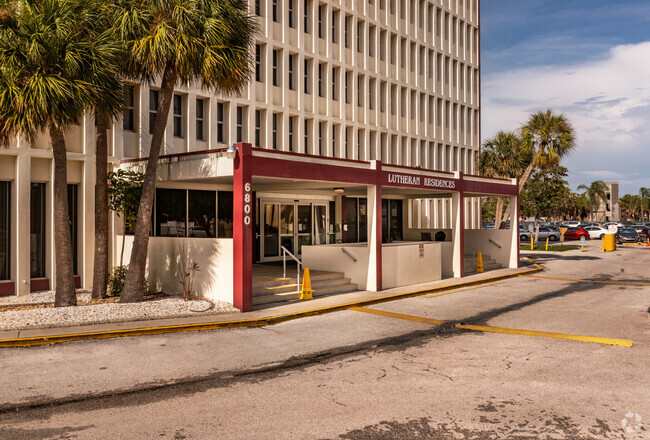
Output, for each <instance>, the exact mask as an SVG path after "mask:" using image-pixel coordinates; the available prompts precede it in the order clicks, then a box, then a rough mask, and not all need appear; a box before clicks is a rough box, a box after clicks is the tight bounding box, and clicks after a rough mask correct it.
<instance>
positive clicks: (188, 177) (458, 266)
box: [122, 143, 519, 311]
mask: <svg viewBox="0 0 650 440" xmlns="http://www.w3.org/2000/svg"><path fill="white" fill-rule="evenodd" d="M235 147H236V149H237V151H236V154H235V157H234V159H230V158H228V157H227V156H226V150H225V149H219V150H207V151H196V152H188V153H181V154H175V155H166V156H161V157H160V161H159V168H158V179H159V180H160V181H167V182H200V183H202V184H215V185H228V186H230V185H231V184H232V188H233V196H232V208H233V216H232V220H233V222H232V239H233V241H232V255H233V260H232V267H233V269H232V270H233V272H232V274H233V278H232V289H233V291H232V301H233V305H234V306H235V307H237V308H239V309H240V310H242V311H250V310H251V309H252V266H253V261H254V255H253V253H254V252H255V244H254V243H255V241H254V237H255V223H256V221H255V218H256V211H255V210H256V209H257V207H258V204H257V203H256V196H257V195H258V194H260V193H264V194H269V193H274V192H277V193H278V194H283V195H284V196H285V197H286V196H287V195H290V197H292V198H294V195H295V199H300V198H301V195H302V194H304V195H312V196H315V195H319V194H323V195H330V196H331V195H332V194H334V193H340V192H341V191H344V192H345V194H346V195H350V196H362V197H364V198H366V200H367V246H365V247H363V248H360V247H359V246H358V245H357V247H356V248H355V249H356V251H357V252H363V255H364V258H363V266H364V267H363V268H362V269H363V274H364V279H363V282H361V283H360V285H361V286H363V287H364V288H365V290H369V291H380V290H382V285H383V284H384V277H385V276H386V275H385V274H384V272H383V271H382V264H383V253H382V195H383V196H384V197H385V198H390V197H391V196H393V197H398V198H415V199H434V198H449V199H451V206H450V214H451V231H450V232H451V242H448V243H447V244H446V246H447V247H446V249H448V250H449V252H447V253H445V254H443V256H442V259H443V260H444V263H445V264H446V267H448V271H447V272H448V273H449V274H450V275H449V276H451V274H453V276H454V277H462V276H464V261H463V260H464V252H465V245H467V246H471V247H472V248H474V247H477V248H478V249H480V248H481V247H485V246H492V247H491V249H492V251H494V252H500V253H501V254H502V255H501V258H502V261H503V262H504V263H505V264H506V265H508V266H509V267H518V264H519V245H518V224H517V219H518V217H519V215H518V211H519V204H518V183H517V181H516V179H493V178H486V177H480V176H473V175H466V174H464V173H462V172H459V171H456V172H443V171H434V170H425V169H421V168H414V167H405V166H396V165H388V164H383V163H381V162H380V161H376V160H373V161H356V160H348V159H340V158H332V157H322V156H312V155H306V154H299V153H292V152H286V151H276V150H268V149H261V148H252V146H251V145H250V144H247V143H239V144H235ZM144 160H146V158H144V159H135V160H129V161H123V162H122V163H123V164H124V166H127V167H140V166H142V165H144V162H143V161H144ZM481 196H504V197H507V198H509V199H510V203H511V206H513V208H514V211H513V215H512V219H513V222H512V229H511V231H509V232H505V231H496V232H493V233H494V234H497V233H498V234H500V235H499V237H500V238H499V240H496V241H500V245H498V250H497V247H496V246H497V244H496V243H495V240H494V237H495V236H485V237H483V236H482V235H485V234H484V232H485V233H492V232H488V231H472V232H469V231H468V232H467V233H468V234H469V237H468V240H469V241H468V242H467V243H466V242H465V229H464V225H465V214H464V206H465V203H464V199H465V197H481ZM295 201H296V202H298V200H295ZM325 209H326V208H325ZM364 227H365V225H364ZM477 232H478V233H480V234H481V237H476V233H477ZM504 234H507V235H504ZM479 239H480V241H481V243H478V241H479ZM472 240H474V245H472ZM490 242H491V243H492V244H485V243H490ZM417 246H419V245H417V244H415V247H416V255H417ZM425 246H426V245H425ZM384 247H385V248H386V249H387V248H388V245H385V246H384ZM360 249H363V251H361V250H360ZM338 251H339V252H338V255H340V254H341V252H340V251H341V250H340V249H338ZM403 251H404V249H403V248H402V249H401V250H400V251H399V252H403ZM387 252H388V250H387ZM391 252H392V251H391ZM407 252H410V251H407ZM394 253H398V251H395V252H394ZM387 255H388V254H387ZM409 255H411V254H409ZM428 255H429V254H428V251H427V256H428ZM224 257H225V256H224ZM416 258H417V257H416ZM427 258H428V257H427ZM450 260H451V261H450ZM360 261H361V260H360ZM402 263H404V264H406V263H405V262H402ZM420 263H422V261H420ZM358 264H360V263H358ZM358 264H357V266H358ZM366 264H367V268H366ZM386 264H387V272H386V273H388V270H389V269H391V268H392V267H393V266H392V264H393V262H392V261H387V263H386ZM366 269H367V270H366ZM366 274H367V278H366ZM385 284H386V285H387V286H389V287H390V285H391V283H389V282H386V283H385Z"/></svg>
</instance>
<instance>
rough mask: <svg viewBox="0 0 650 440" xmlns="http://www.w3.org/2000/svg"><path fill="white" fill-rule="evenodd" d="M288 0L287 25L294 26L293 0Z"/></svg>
mask: <svg viewBox="0 0 650 440" xmlns="http://www.w3.org/2000/svg"><path fill="white" fill-rule="evenodd" d="M288 1H289V27H290V28H294V27H295V25H294V24H293V0H288Z"/></svg>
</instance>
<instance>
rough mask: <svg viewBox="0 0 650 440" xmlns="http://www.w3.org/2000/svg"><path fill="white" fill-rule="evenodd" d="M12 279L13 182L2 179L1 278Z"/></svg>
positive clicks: (0, 215)
mask: <svg viewBox="0 0 650 440" xmlns="http://www.w3.org/2000/svg"><path fill="white" fill-rule="evenodd" d="M8 279H11V182H6V181H0V280H8Z"/></svg>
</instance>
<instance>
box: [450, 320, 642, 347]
mask: <svg viewBox="0 0 650 440" xmlns="http://www.w3.org/2000/svg"><path fill="white" fill-rule="evenodd" d="M456 328H462V329H465V330H474V331H479V332H491V333H505V334H509V335H523V336H537V337H541V338H553V339H568V340H571V341H580V342H593V343H596V344H603V345H615V346H617V347H631V346H633V345H634V341H631V340H629V339H616V338H601V337H597V336H583V335H572V334H567V333H552V332H540V331H535V330H520V329H514V328H502V327H488V326H482V325H466V324H456Z"/></svg>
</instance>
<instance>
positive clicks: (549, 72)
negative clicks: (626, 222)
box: [481, 0, 650, 195]
mask: <svg viewBox="0 0 650 440" xmlns="http://www.w3.org/2000/svg"><path fill="white" fill-rule="evenodd" d="M481 74H482V108H481V112H482V136H483V139H486V138H489V137H491V136H493V135H494V134H495V133H496V132H497V131H499V130H513V129H517V128H519V127H520V126H521V124H522V123H524V122H525V121H526V119H527V116H528V115H529V114H530V113H531V112H534V111H537V110H545V109H546V108H552V109H554V110H555V111H558V112H561V113H564V114H565V115H566V116H567V117H568V118H569V120H570V121H571V122H572V123H573V124H574V126H575V128H576V134H577V146H578V148H577V150H576V151H575V152H574V153H572V154H571V156H569V157H568V158H567V159H565V161H564V163H563V164H564V165H565V166H567V167H568V168H569V184H570V186H571V188H572V189H573V190H575V189H576V187H577V186H578V185H579V184H581V183H586V184H588V183H590V182H592V181H594V180H605V181H610V180H618V181H619V182H620V184H621V188H620V191H621V195H622V194H625V193H634V194H636V193H638V190H639V187H641V186H645V187H650V0H621V1H617V0H610V1H602V0H482V1H481Z"/></svg>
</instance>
